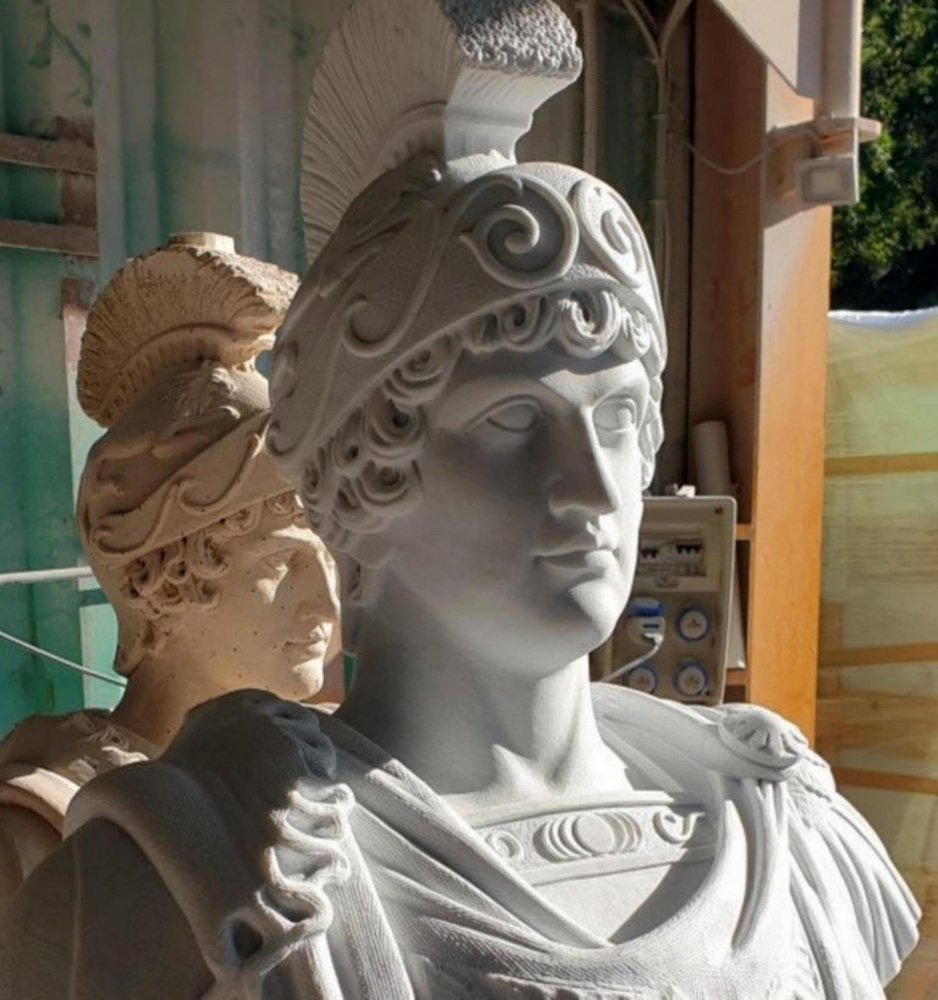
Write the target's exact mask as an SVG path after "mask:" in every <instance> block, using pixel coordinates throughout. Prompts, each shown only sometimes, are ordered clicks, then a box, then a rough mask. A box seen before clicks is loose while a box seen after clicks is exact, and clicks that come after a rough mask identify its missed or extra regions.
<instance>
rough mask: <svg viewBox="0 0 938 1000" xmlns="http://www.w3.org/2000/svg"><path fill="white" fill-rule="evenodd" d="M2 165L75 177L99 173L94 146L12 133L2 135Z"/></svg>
mask: <svg viewBox="0 0 938 1000" xmlns="http://www.w3.org/2000/svg"><path fill="white" fill-rule="evenodd" d="M0 163H16V164H19V165H20V166H22V167H37V168H38V169H40V170H62V171H65V172H66V173H71V174H95V173H97V171H98V163H97V156H96V155H95V151H94V147H93V146H86V145H85V144H84V143H83V142H76V141H75V140H74V139H37V138H36V137H35V136H30V135H14V134H13V133H11V132H0Z"/></svg>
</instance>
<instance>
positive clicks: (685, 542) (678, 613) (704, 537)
mask: <svg viewBox="0 0 938 1000" xmlns="http://www.w3.org/2000/svg"><path fill="white" fill-rule="evenodd" d="M735 548H736V501H735V500H734V499H733V498H732V497H712V496H707V497H646V498H645V513H644V517H643V519H642V527H641V532H640V537H639V546H638V563H637V566H636V570H635V582H634V585H633V587H632V596H631V598H630V600H629V603H628V606H627V607H626V610H625V613H624V614H623V616H622V618H621V619H620V620H619V624H618V626H617V627H616V630H615V633H614V634H613V637H612V639H611V640H610V641H609V642H608V643H606V645H605V646H604V647H603V648H602V649H601V650H599V651H597V653H596V654H594V656H593V661H592V662H593V675H594V676H595V677H597V679H599V680H602V679H603V678H604V677H613V678H614V679H615V681H616V682H617V683H620V684H625V685H627V686H629V687H632V688H635V689H637V690H640V691H645V692H647V693H649V694H655V695H659V696H660V697H663V698H671V699H674V700H675V701H682V702H686V703H688V704H702V705H716V704H719V703H720V702H721V701H722V699H723V690H724V687H725V685H726V662H727V645H728V641H729V629H728V624H729V618H730V614H729V612H730V606H731V601H732V594H733V572H734V569H733V563H734V553H735ZM627 664H634V666H632V667H631V668H630V669H627V670H623V669H622V668H623V667H625V666H626V665H627Z"/></svg>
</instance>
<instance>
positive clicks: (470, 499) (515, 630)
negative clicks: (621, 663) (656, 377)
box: [384, 344, 649, 665]
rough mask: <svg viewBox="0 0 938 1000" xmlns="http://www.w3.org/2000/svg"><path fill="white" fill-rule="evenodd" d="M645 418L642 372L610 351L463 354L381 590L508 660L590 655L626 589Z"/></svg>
mask: <svg viewBox="0 0 938 1000" xmlns="http://www.w3.org/2000/svg"><path fill="white" fill-rule="evenodd" d="M648 406H649V380H648V375H647V372H646V370H645V368H644V367H643V365H642V364H641V362H640V361H632V362H627V363H624V362H623V361H622V360H621V359H620V358H617V357H616V356H615V355H614V354H613V353H612V352H607V353H605V354H602V355H600V356H598V357H595V358H591V359H579V358H575V357H572V356H571V355H570V354H569V353H568V352H567V351H565V350H564V349H563V348H562V347H559V346H557V345H556V344H551V345H548V346H547V347H544V348H542V349H540V350H538V351H536V352H534V353H530V354H525V353H518V352H514V351H498V352H496V353H495V354H492V355H489V356H487V357H486V356H478V355H471V354H466V355H464V356H463V357H462V358H461V359H460V361H459V362H458V364H457V366H456V368H455V370H454V373H453V376H452V378H451V380H450V383H449V385H448V387H447V390H446V391H445V392H444V393H442V394H441V395H440V396H439V397H438V398H437V399H436V400H434V401H433V402H432V403H431V404H430V405H429V406H428V407H427V440H426V443H425V445H424V448H423V450H422V452H421V455H420V480H421V494H422V496H421V502H420V505H419V508H418V510H417V511H416V512H415V513H414V514H412V515H410V516H406V517H403V518H401V519H400V520H399V521H398V522H396V523H395V524H394V525H392V527H391V528H390V533H391V535H392V536H393V538H392V545H391V553H392V554H391V557H390V561H389V563H388V564H387V566H386V569H385V573H386V576H385V579H384V586H385V587H387V586H401V587H407V588H410V590H411V591H415V592H416V593H417V596H418V598H419V599H420V601H421V602H423V603H424V604H425V606H427V608H428V609H429V610H430V611H432V612H434V613H435V614H436V615H437V616H438V619H439V620H440V621H441V622H442V623H443V624H444V627H445V628H447V629H451V630H456V631H458V632H460V633H461V634H460V636H459V640H460V642H463V643H465V644H466V647H467V648H469V649H480V651H481V650H482V648H483V647H484V648H485V651H486V652H489V651H490V652H491V653H492V655H493V656H497V657H498V658H499V659H500V660H501V661H502V662H511V661H512V659H514V660H515V661H516V662H520V661H522V660H523V661H526V662H528V663H536V662H538V661H543V662H545V665H546V663H547V662H550V663H556V661H557V657H558V656H563V657H564V658H565V659H568V660H569V659H573V658H576V657H578V656H580V655H583V654H585V653H586V652H588V651H589V650H590V649H592V648H594V647H595V646H596V645H598V644H599V643H600V642H601V641H602V640H604V639H605V638H606V637H607V636H608V635H609V634H610V633H611V631H612V629H613V627H614V626H615V623H616V621H617V620H618V617H619V615H620V614H621V612H622V610H623V608H624V606H625V603H626V601H627V599H628V593H629V589H630V586H631V582H632V576H633V572H634V568H635V557H636V547H637V535H638V527H639V522H640V518H641V510H642V506H641V488H642V487H641V484H642V467H641V455H640V449H639V439H638V430H639V427H640V425H641V421H642V417H643V415H644V413H645V410H646V408H647V407H648ZM513 652H514V653H516V654H517V655H515V656H514V657H513Z"/></svg>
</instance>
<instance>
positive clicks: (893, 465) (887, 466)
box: [824, 452, 938, 476]
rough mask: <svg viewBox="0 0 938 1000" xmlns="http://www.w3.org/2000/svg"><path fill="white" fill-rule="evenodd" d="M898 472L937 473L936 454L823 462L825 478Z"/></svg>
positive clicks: (846, 458) (852, 458)
mask: <svg viewBox="0 0 938 1000" xmlns="http://www.w3.org/2000/svg"><path fill="white" fill-rule="evenodd" d="M898 472H938V453H935V452H913V453H911V454H908V455H848V456H845V457H843V458H828V459H827V460H826V461H825V462H824V475H825V476H881V475H884V474H889V473H898Z"/></svg>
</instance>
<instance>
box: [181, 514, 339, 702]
mask: <svg viewBox="0 0 938 1000" xmlns="http://www.w3.org/2000/svg"><path fill="white" fill-rule="evenodd" d="M227 547H228V548H229V550H230V557H229V558H230V561H229V568H228V571H227V572H226V573H225V576H224V578H223V579H222V580H221V581H219V591H218V605H217V607H216V608H215V609H214V611H213V612H212V613H211V614H210V615H207V616H204V623H205V627H206V636H205V637H206V638H207V639H208V638H210V639H211V641H212V642H213V644H214V646H215V649H216V650H218V651H219V652H221V653H223V659H224V661H225V662H224V663H223V664H222V669H224V670H225V676H226V679H227V680H226V683H228V684H229V686H241V684H243V685H244V686H249V687H262V688H265V689H267V690H270V691H273V692H274V693H275V694H278V695H280V696H281V697H283V698H295V699H300V700H302V699H306V698H309V697H311V696H312V695H314V694H316V693H317V692H318V691H319V689H320V687H322V668H323V656H324V654H325V652H326V647H327V646H328V644H329V639H330V637H331V635H332V629H333V627H334V623H335V621H336V619H337V617H338V599H337V597H336V591H335V578H334V573H333V572H331V568H330V567H329V565H328V564H327V563H326V562H325V561H324V555H323V549H322V544H321V543H320V542H319V541H318V540H317V539H316V537H315V535H314V534H313V532H312V531H311V530H310V529H309V528H307V527H303V526H299V525H297V524H286V525H285V524H284V519H283V518H282V517H280V516H277V515H274V514H272V513H270V512H267V511H265V513H264V516H263V517H262V518H261V520H260V522H259V524H258V525H257V527H256V528H255V529H254V531H252V532H251V533H250V534H248V535H245V536H243V537H241V538H237V539H233V540H231V541H230V542H228V543H227ZM199 617H200V618H201V617H203V616H199ZM206 652H207V654H208V655H212V652H214V651H209V650H207V651H206ZM213 659H215V657H214V656H213ZM236 682H240V683H236Z"/></svg>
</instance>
